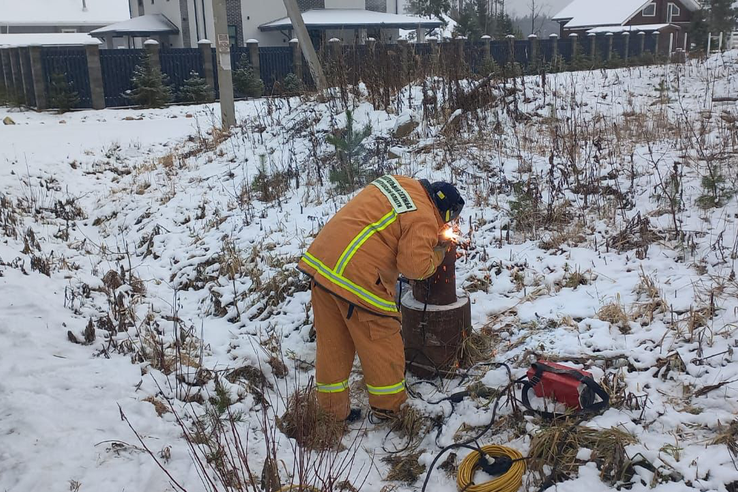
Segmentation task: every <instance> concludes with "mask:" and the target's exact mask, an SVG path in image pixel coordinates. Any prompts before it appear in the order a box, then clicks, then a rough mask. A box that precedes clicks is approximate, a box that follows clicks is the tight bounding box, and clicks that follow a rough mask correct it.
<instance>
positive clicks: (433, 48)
mask: <svg viewBox="0 0 738 492" xmlns="http://www.w3.org/2000/svg"><path fill="white" fill-rule="evenodd" d="M428 45H430V54H431V65H432V66H433V69H437V67H438V62H439V61H440V59H441V54H440V48H439V46H438V38H435V37H430V38H428Z"/></svg>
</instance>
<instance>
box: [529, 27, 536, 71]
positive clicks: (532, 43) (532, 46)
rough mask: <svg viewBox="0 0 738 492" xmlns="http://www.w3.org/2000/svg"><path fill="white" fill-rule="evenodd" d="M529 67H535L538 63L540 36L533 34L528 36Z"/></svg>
mask: <svg viewBox="0 0 738 492" xmlns="http://www.w3.org/2000/svg"><path fill="white" fill-rule="evenodd" d="M528 50H529V55H528V65H533V66H535V64H536V63H537V62H538V36H536V35H535V34H531V35H530V36H528Z"/></svg>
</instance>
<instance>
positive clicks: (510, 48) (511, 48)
mask: <svg viewBox="0 0 738 492" xmlns="http://www.w3.org/2000/svg"><path fill="white" fill-rule="evenodd" d="M506 39H507V52H508V53H507V54H508V62H509V63H515V36H513V35H512V34H508V35H507V36H506Z"/></svg>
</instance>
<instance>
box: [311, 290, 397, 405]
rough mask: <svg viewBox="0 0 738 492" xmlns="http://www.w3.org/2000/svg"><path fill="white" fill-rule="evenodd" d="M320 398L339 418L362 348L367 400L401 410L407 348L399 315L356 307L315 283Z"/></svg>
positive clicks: (361, 359)
mask: <svg viewBox="0 0 738 492" xmlns="http://www.w3.org/2000/svg"><path fill="white" fill-rule="evenodd" d="M312 301H313V313H314V315H315V333H316V335H317V346H318V347H317V354H316V361H315V372H316V374H315V379H316V383H317V391H318V403H319V404H320V406H321V408H323V409H324V410H325V411H327V412H329V413H331V414H333V415H334V416H335V417H336V418H337V419H339V420H343V419H345V418H346V417H347V416H348V414H349V411H350V402H349V386H348V379H349V375H350V374H351V368H352V367H353V364H354V358H355V357H356V353H357V352H358V354H359V360H360V361H361V367H362V369H363V371H364V380H365V382H366V387H367V391H368V392H369V404H370V405H371V406H372V407H374V408H377V409H381V410H390V411H394V412H396V411H398V410H399V409H400V405H402V403H404V402H405V400H406V399H407V395H406V393H405V349H404V346H403V342H402V335H401V333H400V328H401V324H400V321H399V320H398V319H396V318H389V317H385V316H379V315H376V314H373V313H370V312H369V311H366V310H363V309H359V308H353V307H352V306H350V305H349V304H348V303H347V302H346V301H344V300H343V299H340V298H338V297H336V296H334V295H332V294H331V293H329V292H328V291H327V290H325V289H323V288H322V287H320V286H318V285H315V284H314V283H313V289H312Z"/></svg>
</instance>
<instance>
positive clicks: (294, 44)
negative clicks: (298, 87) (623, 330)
mask: <svg viewBox="0 0 738 492" xmlns="http://www.w3.org/2000/svg"><path fill="white" fill-rule="evenodd" d="M290 48H292V73H294V74H295V76H296V77H297V78H298V79H299V80H300V81H302V51H300V41H299V40H298V39H297V38H294V39H291V40H290Z"/></svg>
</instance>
